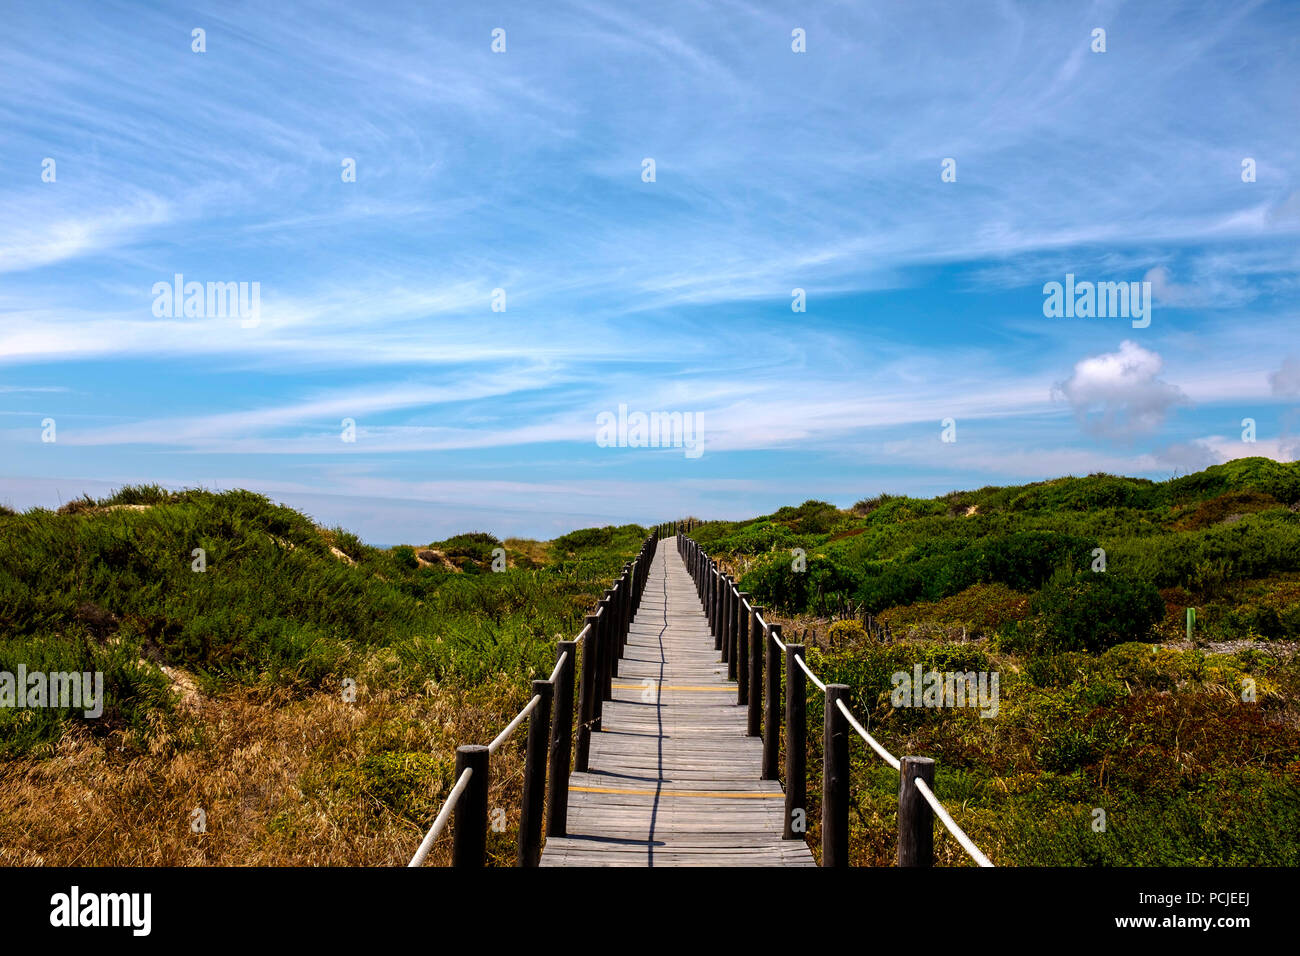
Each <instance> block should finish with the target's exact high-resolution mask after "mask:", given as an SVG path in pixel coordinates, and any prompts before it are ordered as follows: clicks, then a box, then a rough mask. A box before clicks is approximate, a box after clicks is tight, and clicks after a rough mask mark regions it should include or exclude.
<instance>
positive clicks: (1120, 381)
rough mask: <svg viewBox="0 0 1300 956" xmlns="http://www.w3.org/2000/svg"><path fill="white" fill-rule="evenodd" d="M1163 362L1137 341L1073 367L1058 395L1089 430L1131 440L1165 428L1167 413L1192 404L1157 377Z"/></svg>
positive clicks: (1099, 435) (1086, 359)
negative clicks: (1068, 404)
mask: <svg viewBox="0 0 1300 956" xmlns="http://www.w3.org/2000/svg"><path fill="white" fill-rule="evenodd" d="M1163 370H1164V360H1163V359H1161V358H1160V356H1159V355H1158V354H1156V353H1155V352H1151V351H1149V350H1147V349H1144V348H1142V346H1140V345H1138V344H1137V343H1136V342H1131V341H1128V340H1125V341H1124V342H1121V343H1120V346H1119V351H1116V352H1106V353H1103V354H1101V355H1094V356H1091V357H1090V358H1085V359H1081V360H1080V361H1079V362H1077V363H1075V366H1074V374H1073V375H1071V376H1070V377H1069V378H1068V379H1067V380H1066V381H1064V382H1062V383H1060V384H1059V385H1057V386H1056V391H1057V393H1058V394H1060V395H1061V396H1062V397H1064V398H1065V400H1066V401H1068V402H1069V403H1070V405H1071V407H1072V408H1073V409H1074V414H1075V417H1076V418H1078V420H1079V423H1080V424H1081V425H1082V426H1083V427H1084V429H1085V430H1087V431H1088V432H1090V433H1091V434H1093V435H1096V436H1098V437H1101V438H1111V439H1122V440H1127V439H1132V438H1133V437H1135V436H1137V435H1142V434H1149V433H1150V432H1153V431H1155V430H1156V429H1157V428H1159V427H1160V426H1161V425H1163V424H1164V421H1165V419H1166V418H1167V417H1168V415H1169V412H1170V411H1171V410H1172V409H1173V408H1175V407H1177V406H1179V405H1187V404H1190V403H1189V401H1188V398H1187V396H1186V395H1185V394H1183V391H1182V389H1180V388H1178V386H1176V385H1171V384H1170V383H1168V382H1165V381H1162V380H1161V379H1160V378H1159V375H1160V373H1161V372H1162V371H1163Z"/></svg>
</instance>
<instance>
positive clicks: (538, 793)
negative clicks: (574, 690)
mask: <svg viewBox="0 0 1300 956" xmlns="http://www.w3.org/2000/svg"><path fill="white" fill-rule="evenodd" d="M554 693H555V686H554V685H553V684H552V683H551V682H550V681H549V680H535V681H533V696H534V697H540V698H541V699H540V700H538V701H537V706H536V707H534V708H533V712H532V713H531V714H529V715H528V749H527V751H526V753H527V756H526V757H525V760H524V793H523V798H522V802H521V804H520V810H519V852H518V853H517V855H516V856H515V862H516V864H517V865H519V866H526V867H534V866H536V865H537V863H538V861H539V860H540V859H541V857H542V818H543V817H544V816H545V809H546V745H547V743H548V740H547V738H548V737H550V733H551V699H552V696H553V695H554Z"/></svg>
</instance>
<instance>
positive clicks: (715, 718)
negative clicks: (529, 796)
mask: <svg viewBox="0 0 1300 956" xmlns="http://www.w3.org/2000/svg"><path fill="white" fill-rule="evenodd" d="M718 657H719V655H718V652H717V651H715V650H714V649H713V636H712V634H711V633H710V632H709V625H708V621H707V619H706V618H705V616H704V612H703V610H702V609H701V607H700V601H699V597H698V596H697V594H696V591H695V585H694V584H693V583H692V582H691V579H690V575H689V574H687V571H686V567H685V565H684V564H683V563H682V559H681V557H680V556H679V555H678V554H677V551H676V550H675V549H674V547H673V545H672V539H671V538H669V539H666V540H663V541H660V542H659V545H658V550H657V551H656V553H655V557H654V562H653V564H652V565H651V568H650V573H649V578H648V580H647V583H646V587H645V593H644V594H643V595H642V598H641V605H640V608H639V609H638V611H637V615H636V618H635V619H634V620H633V622H632V626H631V630H630V632H629V634H628V640H627V648H626V651H625V654H624V657H623V659H622V660H620V661H619V664H618V676H617V677H615V678H614V681H613V699H612V700H608V701H606V702H605V705H604V714H603V717H602V727H601V730H600V732H599V733H593V734H592V735H591V756H590V760H589V768H590V769H589V772H588V773H575V774H573V775H572V776H571V777H570V782H569V814H568V836H564V837H550V838H548V839H547V841H546V846H545V848H544V849H543V851H542V859H541V865H542V866H814V865H815V863H814V861H813V856H812V853H811V851H809V849H808V846H807V844H806V843H805V842H804V841H803V840H783V839H781V826H782V814H783V813H784V793H783V791H782V790H781V785H780V784H779V783H778V782H777V781H774V780H762V779H760V768H761V764H762V741H761V740H760V738H758V737H747V736H746V735H745V708H743V707H740V706H737V704H736V684H735V682H734V681H728V680H727V675H726V665H724V664H720V663H719V662H718Z"/></svg>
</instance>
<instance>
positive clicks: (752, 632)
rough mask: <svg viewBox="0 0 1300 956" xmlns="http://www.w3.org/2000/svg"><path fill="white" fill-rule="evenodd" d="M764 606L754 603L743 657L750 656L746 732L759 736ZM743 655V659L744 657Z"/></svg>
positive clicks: (761, 709) (761, 717) (761, 716)
mask: <svg viewBox="0 0 1300 956" xmlns="http://www.w3.org/2000/svg"><path fill="white" fill-rule="evenodd" d="M762 610H763V608H762V606H760V605H758V604H755V605H753V613H752V614H751V615H750V621H751V623H750V627H749V633H748V634H746V635H744V637H745V638H746V639H748V642H749V651H748V653H747V654H745V655H743V657H748V658H749V661H748V663H749V677H748V679H747V680H746V682H745V693H747V694H748V695H749V712H748V714H747V715H746V716H747V721H746V730H745V732H746V734H747V735H748V736H750V737H757V736H759V735H760V734H761V733H762V732H763V636H764V635H763V625H762V623H761V621H760V614H761V612H762ZM743 657H742V659H743Z"/></svg>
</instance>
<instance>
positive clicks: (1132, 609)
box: [1029, 571, 1165, 652]
mask: <svg viewBox="0 0 1300 956" xmlns="http://www.w3.org/2000/svg"><path fill="white" fill-rule="evenodd" d="M1029 609H1030V613H1031V614H1033V615H1034V616H1035V617H1036V621H1035V622H1034V630H1033V639H1032V644H1033V645H1034V647H1035V648H1036V649H1039V650H1048V651H1076V650H1077V651H1091V652H1097V651H1102V650H1105V649H1106V648H1108V647H1113V646H1114V645H1116V644H1123V643H1126V642H1128V641H1138V640H1142V639H1143V638H1145V637H1146V636H1147V634H1148V633H1149V632H1150V630H1151V627H1152V626H1153V625H1154V624H1155V623H1156V621H1158V620H1160V619H1161V618H1162V617H1163V616H1164V612H1165V604H1164V601H1163V600H1161V598H1160V593H1159V592H1158V591H1157V590H1156V589H1155V587H1154V586H1153V585H1151V584H1148V583H1147V582H1144V581H1133V580H1130V579H1129V578H1125V577H1123V576H1121V575H1118V574H1112V573H1098V572H1093V571H1074V572H1071V571H1062V572H1060V573H1057V574H1055V575H1053V576H1052V578H1051V580H1050V581H1048V583H1047V584H1046V585H1045V586H1044V587H1043V589H1042V590H1041V591H1039V593H1038V594H1037V595H1035V597H1034V599H1033V600H1032V601H1031V602H1030V606H1029Z"/></svg>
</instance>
